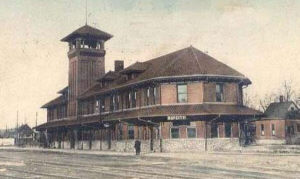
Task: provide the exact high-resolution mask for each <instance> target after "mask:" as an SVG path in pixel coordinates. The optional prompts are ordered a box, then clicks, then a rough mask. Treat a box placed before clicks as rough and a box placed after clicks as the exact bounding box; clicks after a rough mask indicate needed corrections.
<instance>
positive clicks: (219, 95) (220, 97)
mask: <svg viewBox="0 0 300 179" xmlns="http://www.w3.org/2000/svg"><path fill="white" fill-rule="evenodd" d="M223 88H224V85H223V84H222V83H217V84H216V101H217V102H224V94H223Z"/></svg>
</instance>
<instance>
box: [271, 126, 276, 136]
mask: <svg viewBox="0 0 300 179" xmlns="http://www.w3.org/2000/svg"><path fill="white" fill-rule="evenodd" d="M272 135H273V136H274V135H275V124H272Z"/></svg>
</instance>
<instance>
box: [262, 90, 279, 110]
mask: <svg viewBox="0 0 300 179" xmlns="http://www.w3.org/2000/svg"><path fill="white" fill-rule="evenodd" d="M277 99H278V97H277V95H276V94H274V93H272V94H266V95H265V96H264V97H263V99H260V100H259V109H260V110H262V111H263V112H265V111H266V109H267V108H268V106H269V105H270V104H271V103H272V102H275V101H276V100H277Z"/></svg>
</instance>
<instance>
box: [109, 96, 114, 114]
mask: <svg viewBox="0 0 300 179" xmlns="http://www.w3.org/2000/svg"><path fill="white" fill-rule="evenodd" d="M114 105H115V95H111V96H110V102H109V110H110V111H113V110H114Z"/></svg>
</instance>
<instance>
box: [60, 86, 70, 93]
mask: <svg viewBox="0 0 300 179" xmlns="http://www.w3.org/2000/svg"><path fill="white" fill-rule="evenodd" d="M68 89H69V86H66V87H64V88H63V89H61V90H59V91H58V92H57V93H59V94H63V93H66V92H68Z"/></svg>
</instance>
